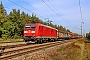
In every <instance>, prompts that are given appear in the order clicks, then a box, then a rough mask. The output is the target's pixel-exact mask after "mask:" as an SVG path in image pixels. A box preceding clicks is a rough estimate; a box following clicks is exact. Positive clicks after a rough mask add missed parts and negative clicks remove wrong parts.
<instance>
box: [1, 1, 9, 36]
mask: <svg viewBox="0 0 90 60" xmlns="http://www.w3.org/2000/svg"><path fill="white" fill-rule="evenodd" d="M6 16H7V13H6V10H5V9H4V7H3V4H2V2H1V3H0V36H2V34H5V33H4V32H5V31H4V28H3V24H4V23H5V22H6V21H7V19H6ZM2 32H3V33H2Z"/></svg>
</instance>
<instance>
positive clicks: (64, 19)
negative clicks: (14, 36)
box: [42, 0, 78, 29]
mask: <svg viewBox="0 0 90 60" xmlns="http://www.w3.org/2000/svg"><path fill="white" fill-rule="evenodd" d="M42 1H43V2H44V3H45V4H46V5H47V6H48V7H49V8H50V9H51V10H52V11H53V12H55V13H56V14H57V15H58V16H59V17H60V18H62V17H61V16H60V15H59V14H58V13H57V12H56V11H55V10H54V9H52V8H51V7H50V6H49V5H48V4H47V3H46V2H45V1H44V0H42ZM48 1H49V0H48ZM49 3H50V4H51V5H52V6H53V7H54V5H53V4H52V3H51V2H50V1H49ZM54 8H55V7H54ZM55 9H56V8H55ZM56 10H57V9H56ZM57 11H58V10H57ZM58 12H59V11H58ZM59 13H60V12H59ZM62 19H63V20H64V21H65V22H66V23H67V21H66V20H65V19H64V18H62ZM67 24H69V23H67ZM69 26H71V27H72V25H70V24H69ZM76 28H77V29H78V27H76Z"/></svg>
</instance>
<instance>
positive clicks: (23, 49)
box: [0, 40, 75, 60]
mask: <svg viewBox="0 0 90 60" xmlns="http://www.w3.org/2000/svg"><path fill="white" fill-rule="evenodd" d="M73 41H75V40H66V41H56V42H49V43H44V44H34V45H32V44H28V45H27V44H16V45H9V46H8V48H7V46H2V47H3V48H4V50H2V49H3V48H2V47H0V48H1V50H2V51H3V52H1V53H0V60H8V59H12V58H16V57H19V56H22V55H25V54H29V53H32V52H36V51H39V50H42V49H45V48H49V47H53V46H56V45H60V44H64V43H70V42H73ZM10 46H13V48H12V47H10Z"/></svg>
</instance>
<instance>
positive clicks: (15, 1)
mask: <svg viewBox="0 0 90 60" xmlns="http://www.w3.org/2000/svg"><path fill="white" fill-rule="evenodd" d="M0 1H2V3H3V6H4V7H5V9H6V11H7V13H8V14H9V13H10V11H12V9H17V10H18V9H20V11H21V12H22V11H24V12H25V13H28V14H29V15H32V13H34V14H36V16H37V17H39V18H40V19H41V20H43V21H47V20H48V19H49V20H51V21H52V23H53V24H56V25H62V26H63V27H65V28H66V29H69V30H70V31H71V32H74V33H78V34H81V24H82V33H83V34H85V33H88V32H89V31H90V27H89V25H90V0H0ZM79 1H80V5H79ZM81 16H82V17H81ZM82 22H84V24H83V23H82Z"/></svg>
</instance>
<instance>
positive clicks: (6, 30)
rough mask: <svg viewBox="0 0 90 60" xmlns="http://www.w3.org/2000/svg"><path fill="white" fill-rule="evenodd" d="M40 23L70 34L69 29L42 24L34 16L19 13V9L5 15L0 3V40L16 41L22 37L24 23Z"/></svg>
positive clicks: (5, 12)
mask: <svg viewBox="0 0 90 60" xmlns="http://www.w3.org/2000/svg"><path fill="white" fill-rule="evenodd" d="M36 22H39V23H42V24H44V25H48V26H51V27H54V28H57V29H59V30H63V31H67V32H70V30H69V29H66V28H65V27H63V26H61V25H54V24H52V23H48V22H44V21H42V20H41V19H39V17H37V16H36V15H35V14H33V13H32V15H29V14H28V13H25V12H24V11H23V12H20V9H18V10H16V9H12V11H11V12H10V13H9V14H7V11H6V10H5V8H4V6H3V4H2V2H1V3H0V38H3V39H7V38H11V39H13V38H14V39H16V38H22V37H23V30H24V25H25V24H26V23H36Z"/></svg>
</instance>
